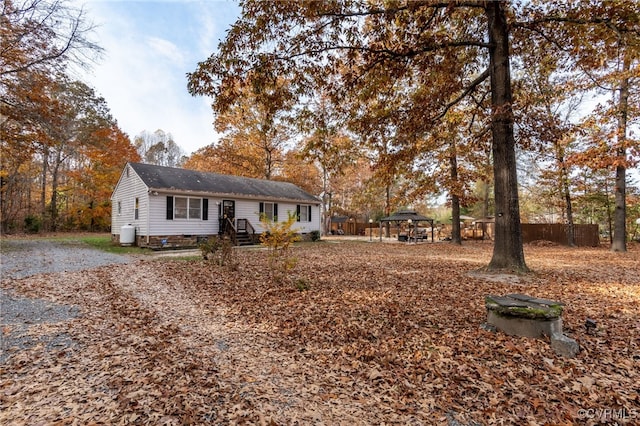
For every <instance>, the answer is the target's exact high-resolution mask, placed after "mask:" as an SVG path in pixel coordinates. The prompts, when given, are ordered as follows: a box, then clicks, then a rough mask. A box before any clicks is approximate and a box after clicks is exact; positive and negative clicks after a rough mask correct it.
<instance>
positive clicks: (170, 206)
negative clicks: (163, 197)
mask: <svg viewBox="0 0 640 426" xmlns="http://www.w3.org/2000/svg"><path fill="white" fill-rule="evenodd" d="M167 220H173V197H172V196H170V195H168V196H167Z"/></svg>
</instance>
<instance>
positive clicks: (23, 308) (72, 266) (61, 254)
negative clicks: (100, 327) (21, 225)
mask: <svg viewBox="0 0 640 426" xmlns="http://www.w3.org/2000/svg"><path fill="white" fill-rule="evenodd" d="M130 260H131V258H130V257H129V256H123V255H117V254H110V253H105V252H103V251H100V250H97V249H94V248H92V247H90V246H88V245H86V244H84V243H82V242H80V241H72V240H58V241H56V240H42V239H28V240H6V239H5V240H2V251H1V252H0V269H1V272H2V275H1V278H0V281H1V284H2V285H1V286H0V328H1V329H2V330H1V331H0V332H1V335H0V349H1V351H0V363H2V362H4V361H5V360H6V359H7V357H8V356H10V354H12V353H15V351H11V350H10V349H24V348H29V347H32V346H34V345H37V344H39V343H43V344H45V345H46V346H47V347H51V348H53V347H60V346H69V345H70V344H71V342H70V339H69V337H68V336H66V335H64V334H57V335H49V336H45V337H44V338H42V337H41V338H39V339H35V338H33V337H31V336H30V335H29V332H28V331H29V327H30V326H32V325H35V324H43V323H56V322H61V321H65V320H68V319H71V318H73V317H75V316H77V314H78V308H77V307H75V306H65V305H59V304H55V303H51V302H49V301H46V300H42V299H30V298H24V297H18V296H16V295H14V294H13V293H12V292H11V291H10V290H7V289H6V287H7V284H8V281H10V280H11V279H21V278H26V277H29V276H32V275H37V274H46V273H58V272H71V271H80V270H86V269H93V268H97V267H99V266H104V265H111V264H118V263H127V262H129V261H130Z"/></svg>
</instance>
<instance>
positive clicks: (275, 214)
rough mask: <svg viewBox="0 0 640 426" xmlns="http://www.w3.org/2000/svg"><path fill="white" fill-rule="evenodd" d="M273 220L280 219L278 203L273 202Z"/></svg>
mask: <svg viewBox="0 0 640 426" xmlns="http://www.w3.org/2000/svg"><path fill="white" fill-rule="evenodd" d="M273 221H274V222H277V221H278V203H273Z"/></svg>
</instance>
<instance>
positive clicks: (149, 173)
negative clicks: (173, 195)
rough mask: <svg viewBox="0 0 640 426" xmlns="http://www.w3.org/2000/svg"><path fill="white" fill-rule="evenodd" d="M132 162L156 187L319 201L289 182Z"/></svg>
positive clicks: (135, 169)
mask: <svg viewBox="0 0 640 426" xmlns="http://www.w3.org/2000/svg"><path fill="white" fill-rule="evenodd" d="M129 165H130V166H131V168H132V169H133V170H134V171H135V172H136V173H137V174H138V176H140V178H141V179H142V181H143V182H144V183H145V185H147V187H149V189H152V190H176V191H190V192H201V193H203V192H204V193H206V192H208V193H214V194H228V195H240V196H248V197H252V198H264V199H283V200H298V201H306V202H313V203H318V202H319V200H318V198H316V197H314V196H313V195H311V194H309V193H308V192H305V191H303V190H302V189H301V188H299V187H297V186H296V185H294V184H292V183H288V182H279V181H273V180H264V179H252V178H246V177H241V176H230V175H221V174H217V173H207V172H198V171H194V170H186V169H177V168H173V167H163V166H155V165H153V164H142V163H129Z"/></svg>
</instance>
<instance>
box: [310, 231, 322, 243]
mask: <svg viewBox="0 0 640 426" xmlns="http://www.w3.org/2000/svg"><path fill="white" fill-rule="evenodd" d="M318 240H320V231H311V241H318Z"/></svg>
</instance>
